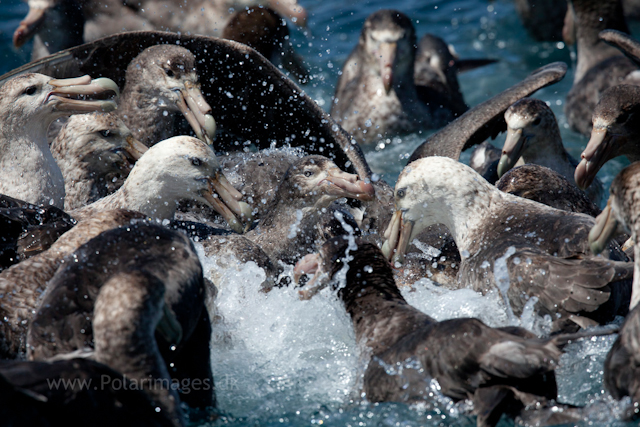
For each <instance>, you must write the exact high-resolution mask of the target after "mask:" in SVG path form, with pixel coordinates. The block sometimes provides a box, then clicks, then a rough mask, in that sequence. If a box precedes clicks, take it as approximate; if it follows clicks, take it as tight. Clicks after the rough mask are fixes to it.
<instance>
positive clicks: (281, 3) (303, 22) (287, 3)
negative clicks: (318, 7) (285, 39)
mask: <svg viewBox="0 0 640 427" xmlns="http://www.w3.org/2000/svg"><path fill="white" fill-rule="evenodd" d="M268 3H269V6H270V7H271V8H272V9H273V10H275V11H276V12H278V13H279V14H280V15H282V16H286V17H287V18H289V19H291V21H292V22H293V23H294V24H296V25H297V26H299V27H306V26H307V11H306V9H305V8H304V7H302V6H300V5H299V4H298V2H297V1H291V0H269V2H268Z"/></svg>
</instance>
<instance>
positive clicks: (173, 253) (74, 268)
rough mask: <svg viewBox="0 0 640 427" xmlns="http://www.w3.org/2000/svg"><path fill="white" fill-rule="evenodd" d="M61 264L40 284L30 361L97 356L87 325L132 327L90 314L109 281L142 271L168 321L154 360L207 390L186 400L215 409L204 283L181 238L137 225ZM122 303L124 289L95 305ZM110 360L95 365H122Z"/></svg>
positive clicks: (116, 341)
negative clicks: (160, 294)
mask: <svg viewBox="0 0 640 427" xmlns="http://www.w3.org/2000/svg"><path fill="white" fill-rule="evenodd" d="M64 261H65V262H64V265H63V266H62V267H61V268H59V269H58V271H57V272H56V274H55V276H53V277H52V278H51V280H50V281H49V283H48V284H47V289H46V292H45V293H44V295H43V296H42V300H41V303H40V305H39V308H38V310H37V312H36V313H35V315H34V317H33V320H32V321H31V323H30V326H29V332H28V336H27V352H28V357H29V358H30V359H32V360H43V359H48V358H51V357H54V356H56V355H61V354H67V353H70V352H74V351H77V350H84V349H87V348H88V349H92V348H95V349H96V350H97V351H99V350H100V349H99V348H97V347H98V346H99V345H100V343H101V342H103V341H104V339H103V338H104V337H99V336H97V335H96V334H97V331H96V329H95V325H96V323H99V322H110V323H112V324H113V327H114V328H121V329H123V330H126V328H127V325H129V327H130V326H131V325H132V324H134V325H135V323H133V322H132V321H131V320H130V319H128V318H126V317H125V316H124V315H123V316H121V317H120V318H119V319H117V320H114V319H110V320H109V319H108V318H107V317H106V316H102V317H100V316H98V313H97V311H98V305H99V303H100V299H101V297H102V296H103V292H104V287H105V286H107V285H108V284H109V283H110V281H111V280H112V277H114V276H118V275H120V274H125V275H126V274H128V273H130V272H138V271H140V272H144V273H145V274H149V275H151V276H152V277H153V278H155V279H157V280H160V281H161V282H162V283H163V284H164V287H165V288H166V292H165V293H164V302H165V304H166V307H167V308H168V309H169V311H170V313H171V315H172V316H173V317H175V319H174V320H173V321H172V322H171V324H170V327H169V326H167V325H164V326H163V330H161V331H160V332H162V334H160V335H159V336H158V347H159V354H158V357H160V354H161V355H162V359H164V360H163V366H164V363H166V365H167V366H166V368H165V369H168V368H169V367H171V368H172V369H170V371H171V376H172V377H173V378H176V379H183V378H199V379H201V380H202V381H203V382H204V381H205V380H206V381H207V382H208V383H209V385H210V386H209V387H203V388H202V389H200V390H196V389H193V390H189V392H190V393H189V392H187V393H186V395H187V396H186V397H185V399H184V400H185V401H186V402H188V403H189V404H192V405H194V406H197V407H200V408H205V407H208V406H215V395H214V394H213V388H212V387H211V386H212V385H213V377H212V374H211V365H210V354H209V337H210V334H211V332H210V326H211V325H210V322H209V319H208V315H207V313H206V310H205V309H204V301H205V283H204V278H203V275H202V267H201V265H200V261H199V259H198V256H197V255H196V252H195V249H194V247H193V244H192V243H191V241H190V240H189V239H188V237H186V236H185V235H184V234H182V233H180V232H176V231H172V230H169V229H167V228H164V227H162V226H159V225H156V224H149V223H145V222H142V221H138V222H135V223H132V224H128V225H127V226H126V227H119V228H115V229H111V230H108V231H106V232H103V233H101V234H100V235H98V236H96V237H94V238H93V239H91V240H90V241H88V242H87V243H85V244H84V245H82V246H81V247H79V248H77V249H76V250H75V251H74V252H73V253H72V254H70V255H68V256H67V257H66V258H65V259H64ZM120 295H121V296H120ZM129 297H130V295H129V294H128V293H127V292H126V291H121V292H120V293H119V294H118V293H116V292H113V293H112V294H111V295H110V296H108V297H105V298H104V301H103V302H102V304H103V305H104V306H109V305H110V306H111V310H118V309H119V307H120V306H121V305H122V304H127V303H128V301H127V300H128V298H129ZM143 320H144V321H149V319H143ZM167 328H168V329H169V331H170V334H169V335H167ZM154 329H155V328H154ZM163 331H164V332H163ZM106 338H110V339H111V340H113V343H112V345H119V346H120V347H121V348H123V349H126V348H127V347H128V346H131V347H135V345H133V344H132V343H131V342H126V339H125V338H123V337H120V336H119V335H118V334H111V335H110V336H109V337H106ZM122 340H124V341H125V342H123V341H122ZM134 342H135V341H134ZM108 345H109V344H108V343H105V346H108ZM172 346H174V347H173V348H172ZM110 357H111V359H110V360H107V359H106V358H105V359H99V361H101V362H103V363H107V364H109V365H110V366H113V365H115V364H117V363H119V362H120V360H121V358H123V359H126V357H127V354H126V352H124V351H123V354H121V355H119V354H118V353H117V352H116V353H114V354H112V355H111V356H110ZM162 359H161V360H162Z"/></svg>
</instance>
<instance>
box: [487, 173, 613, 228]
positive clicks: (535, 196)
mask: <svg viewBox="0 0 640 427" xmlns="http://www.w3.org/2000/svg"><path fill="white" fill-rule="evenodd" d="M496 187H497V188H498V190H500V191H504V192H505V193H510V194H513V195H515V196H519V197H524V198H525V199H529V200H533V201H536V202H539V203H543V204H545V205H547V206H551V207H552V208H556V209H560V210H563V211H569V212H578V213H583V214H587V215H589V216H592V217H596V216H598V214H600V212H601V211H600V208H599V207H598V206H597V205H596V204H595V203H593V202H592V201H591V199H589V198H588V197H587V195H586V194H585V193H584V192H583V191H582V190H580V189H579V188H578V187H576V186H575V185H574V184H572V183H571V182H569V181H568V180H567V178H565V177H564V176H562V175H560V174H559V173H558V172H555V171H553V170H551V169H549V168H546V167H544V166H539V165H522V166H518V167H516V168H513V169H511V170H510V171H509V172H507V173H505V174H504V175H502V178H500V180H499V181H498V182H496Z"/></svg>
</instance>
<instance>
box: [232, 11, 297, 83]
mask: <svg viewBox="0 0 640 427" xmlns="http://www.w3.org/2000/svg"><path fill="white" fill-rule="evenodd" d="M222 37H223V38H225V39H229V40H233V41H236V42H239V43H244V44H246V45H247V46H251V47H252V48H254V49H255V50H257V51H258V52H260V53H261V54H262V56H264V57H265V58H267V59H268V60H269V61H271V63H272V64H273V65H275V66H276V67H279V68H284V69H285V70H287V71H289V72H291V73H292V74H293V75H294V76H295V77H296V78H297V79H298V80H300V81H301V82H303V83H306V82H307V81H308V79H309V73H308V71H307V70H306V67H305V66H304V64H303V61H302V58H300V57H299V56H298V55H297V54H296V53H295V51H294V50H293V45H292V44H291V41H290V40H289V28H288V27H287V21H286V20H285V19H284V18H283V17H282V16H280V15H278V13H277V12H276V11H274V10H273V9H271V8H269V7H264V6H254V7H248V8H244V9H243V10H240V11H238V12H236V13H234V14H233V15H232V16H231V19H229V22H227V25H226V26H225V27H224V30H223V31H222Z"/></svg>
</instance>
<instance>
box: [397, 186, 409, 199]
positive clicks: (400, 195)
mask: <svg viewBox="0 0 640 427" xmlns="http://www.w3.org/2000/svg"><path fill="white" fill-rule="evenodd" d="M406 194H407V190H405V189H404V188H401V189H399V190H398V191H396V197H397V198H398V199H402V198H403V197H404V196H405V195H406Z"/></svg>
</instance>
